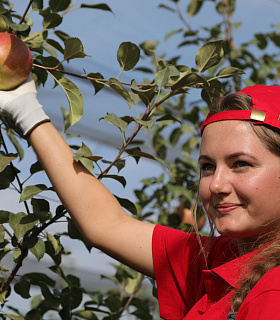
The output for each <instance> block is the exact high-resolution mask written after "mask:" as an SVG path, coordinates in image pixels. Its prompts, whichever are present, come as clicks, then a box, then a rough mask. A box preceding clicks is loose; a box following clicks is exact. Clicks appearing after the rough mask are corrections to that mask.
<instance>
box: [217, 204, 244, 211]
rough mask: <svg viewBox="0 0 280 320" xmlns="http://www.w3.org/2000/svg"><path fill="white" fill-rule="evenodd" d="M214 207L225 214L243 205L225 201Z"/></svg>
mask: <svg viewBox="0 0 280 320" xmlns="http://www.w3.org/2000/svg"><path fill="white" fill-rule="evenodd" d="M214 207H215V209H216V210H217V211H219V212H220V213H221V214H225V213H228V212H230V211H232V210H235V209H237V208H240V207H243V205H242V204H239V203H230V202H224V203H219V204H216V205H215V206H214Z"/></svg>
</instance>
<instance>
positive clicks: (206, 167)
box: [200, 163, 215, 172]
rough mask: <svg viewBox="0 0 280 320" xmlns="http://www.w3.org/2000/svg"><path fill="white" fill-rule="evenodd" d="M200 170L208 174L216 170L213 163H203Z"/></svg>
mask: <svg viewBox="0 0 280 320" xmlns="http://www.w3.org/2000/svg"><path fill="white" fill-rule="evenodd" d="M200 170H201V171H202V172H207V171H214V170H215V166H214V165H213V164H211V163H203V164H202V165H201V166H200Z"/></svg>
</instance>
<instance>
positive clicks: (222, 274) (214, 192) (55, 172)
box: [0, 78, 280, 320]
mask: <svg viewBox="0 0 280 320" xmlns="http://www.w3.org/2000/svg"><path fill="white" fill-rule="evenodd" d="M0 114H1V115H6V116H9V117H11V118H12V119H13V120H14V121H15V123H16V124H17V125H18V126H19V127H20V128H21V129H22V130H23V132H24V134H25V135H27V136H28V139H29V141H30V143H31V145H32V146H33V148H34V150H35V152H36V154H37V156H38V158H39V160H40V162H41V163H42V165H43V167H44V169H45V170H46V172H47V174H48V176H49V179H50V181H51V183H52V184H53V186H54V188H55V190H56V192H57V193H58V195H59V197H60V199H61V201H62V202H63V204H64V206H65V207H66V209H67V210H68V212H69V214H70V215H71V216H72V218H73V219H74V220H75V222H76V223H77V225H78V227H79V228H80V230H81V232H82V233H83V235H84V237H85V238H86V239H87V241H88V242H89V243H90V244H91V245H93V246H95V247H97V248H99V249H101V250H103V251H104V252H106V253H107V254H109V255H110V256H112V257H114V258H116V259H118V260H119V261H121V262H123V263H125V264H127V265H129V266H130V267H132V268H134V269H136V270H138V271H140V272H142V273H143V274H145V275H147V276H149V277H153V278H155V279H156V281H157V288H158V295H159V306H160V314H161V317H162V318H164V319H170V320H179V319H184V320H188V319H191V320H196V319H200V320H226V319H236V320H245V319H246V320H248V319H249V320H250V319H254V320H260V319H262V320H263V319H270V320H276V319H279V317H280V304H279V302H278V301H279V299H280V268H279V267H278V265H279V264H280V239H279V238H280V237H279V234H280V227H279V226H280V223H279V220H280V159H279V154H280V135H279V128H280V120H279V114H280V88H279V87H270V86H260V85H258V86H253V87H248V88H246V89H244V90H242V91H240V92H239V93H237V94H232V95H229V96H226V97H224V98H222V99H220V100H218V101H217V102H216V104H215V105H214V106H213V108H212V109H211V111H210V113H209V115H208V117H207V119H206V120H205V122H204V124H203V126H202V128H201V133H202V143H201V153H200V157H199V164H200V167H201V182H200V189H199V193H200V198H201V200H202V203H203V205H204V208H205V210H206V212H207V214H208V217H209V219H210V221H211V223H212V224H214V225H215V227H216V229H217V230H218V232H219V233H220V234H221V236H220V237H213V236H211V237H200V236H199V235H196V234H195V233H194V234H187V233H184V232H181V231H177V230H173V229H170V228H166V227H162V226H159V225H157V226H154V225H152V224H149V223H144V222H140V221H137V220H135V219H133V218H132V217H130V216H128V215H127V214H126V212H125V211H124V210H123V209H122V207H121V206H120V205H119V203H118V202H117V200H116V199H115V198H114V196H113V195H112V194H111V193H110V192H109V191H108V190H107V189H106V188H105V187H104V186H103V185H102V184H101V183H100V182H99V181H98V180H97V179H95V178H94V177H93V176H92V175H91V174H89V172H88V171H87V170H85V169H84V167H83V166H82V165H81V164H80V163H77V162H75V161H74V160H73V153H72V151H71V149H70V148H69V147H68V145H67V144H66V142H65V141H64V140H63V139H62V137H61V136H60V134H59V133H58V132H57V131H56V129H55V128H54V127H53V126H52V125H51V123H50V122H49V118H48V117H47V116H46V115H45V113H44V111H43V109H42V106H41V105H40V104H39V102H38V100H37V92H36V90H35V86H34V82H33V81H32V79H31V78H30V79H29V80H28V81H26V82H25V83H24V84H23V85H21V86H20V87H18V88H16V89H15V90H12V91H9V92H0ZM108 230H110V232H108Z"/></svg>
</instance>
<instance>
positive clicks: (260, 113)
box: [200, 84, 280, 135]
mask: <svg viewBox="0 0 280 320" xmlns="http://www.w3.org/2000/svg"><path fill="white" fill-rule="evenodd" d="M236 93H238V94H239V93H241V94H246V95H248V96H250V97H251V99H252V104H253V108H252V110H230V111H222V112H219V113H216V114H213V115H212V116H209V114H210V112H209V113H208V115H207V117H206V119H205V121H204V122H203V123H202V126H201V128H200V132H201V135H202V133H203V130H204V128H205V127H206V126H207V125H208V124H209V123H212V122H217V121H223V120H250V121H252V122H253V123H254V124H266V125H269V126H271V127H274V128H278V129H280V87H279V86H265V85H261V84H258V85H255V86H251V87H247V88H244V89H242V90H241V91H238V92H236Z"/></svg>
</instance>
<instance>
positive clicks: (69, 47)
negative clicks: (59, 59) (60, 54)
mask: <svg viewBox="0 0 280 320" xmlns="http://www.w3.org/2000/svg"><path fill="white" fill-rule="evenodd" d="M64 45H65V50H64V60H71V59H75V58H84V57H86V56H87V55H86V54H85V53H84V47H83V44H82V42H81V40H80V39H78V38H68V39H66V40H65V41H64Z"/></svg>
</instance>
